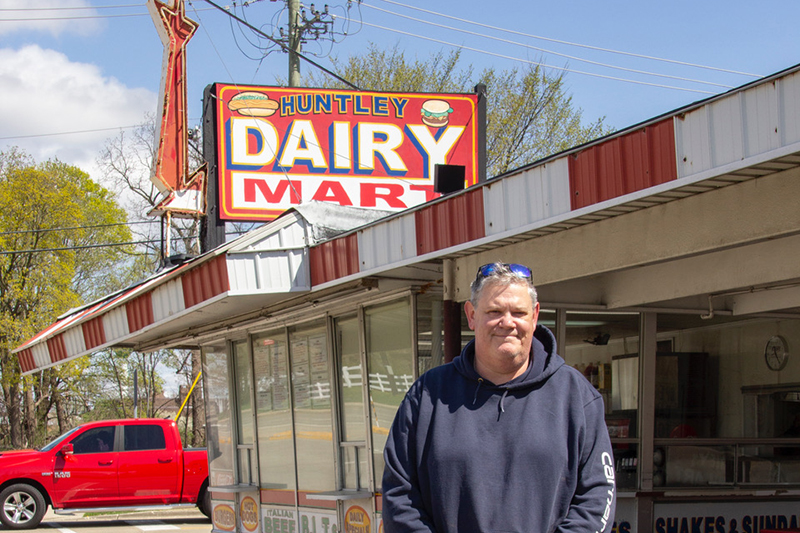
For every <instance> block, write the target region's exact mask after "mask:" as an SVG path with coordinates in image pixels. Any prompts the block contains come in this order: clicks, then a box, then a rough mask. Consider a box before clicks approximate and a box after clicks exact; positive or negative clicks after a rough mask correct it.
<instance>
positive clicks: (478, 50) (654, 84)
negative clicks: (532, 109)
mask: <svg viewBox="0 0 800 533" xmlns="http://www.w3.org/2000/svg"><path fill="white" fill-rule="evenodd" d="M206 1H208V0H206ZM362 24H364V25H366V26H371V27H373V28H378V29H379V30H386V31H390V32H394V33H399V34H401V35H408V36H409V37H416V38H418V39H424V40H426V41H431V42H434V43H439V44H444V45H447V46H452V47H454V48H461V49H464V50H469V51H471V52H478V53H479V54H486V55H490V56H495V57H500V58H503V59H510V60H512V61H519V62H522V63H529V64H531V65H537V66H540V67H545V68H550V69H554V70H561V71H564V72H571V73H573V74H582V75H584V76H592V77H595V78H603V79H607V80H614V81H623V82H626V83H635V84H638V85H647V86H650V87H659V88H662V89H674V90H677V91H687V92H693V93H701V94H717V93H714V92H711V91H701V90H699V89H689V88H686V87H675V86H673V85H662V84H660V83H650V82H646V81H638V80H629V79H627V78H619V77H616V76H607V75H605V74H595V73H593V72H584V71H582V70H574V69H570V68H566V67H556V66H553V65H548V64H546V63H542V62H539V61H531V60H530V59H522V58H519V57H512V56H507V55H505V54H498V53H496V52H489V51H488V50H481V49H479V48H473V47H471V46H465V45H461V44H455V43H451V42H448V41H442V40H440V39H434V38H432V37H426V36H424V35H417V34H415V33H410V32H406V31H402V30H396V29H394V28H387V27H385V26H379V25H378V24H370V23H369V22H362Z"/></svg>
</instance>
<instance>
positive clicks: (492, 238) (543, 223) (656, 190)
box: [312, 142, 800, 292]
mask: <svg viewBox="0 0 800 533" xmlns="http://www.w3.org/2000/svg"><path fill="white" fill-rule="evenodd" d="M797 152H800V142H797V143H794V144H791V145H787V146H784V147H781V148H776V149H775V150H771V151H769V152H765V153H761V154H757V155H754V156H751V157H748V158H746V159H742V160H739V161H735V162H733V163H729V164H727V165H724V166H721V167H717V168H713V169H709V170H706V171H703V172H699V173H697V174H693V175H691V176H687V177H683V178H680V179H676V180H672V181H669V182H667V183H662V184H660V185H655V186H653V187H648V188H646V189H640V190H638V191H634V192H632V193H628V194H626V195H623V196H617V197H614V198H611V199H608V200H605V201H603V202H598V203H596V204H592V205H589V206H586V207H581V208H578V209H574V210H571V211H566V212H564V213H560V214H558V215H553V216H551V217H548V218H544V219H541V220H537V221H535V222H533V223H530V224H527V225H524V226H519V227H516V228H513V229H510V230H506V231H504V232H501V233H495V234H492V235H486V236H484V237H481V238H479V239H475V240H472V241H468V242H464V243H461V244H457V245H455V246H450V247H448V248H442V249H440V250H436V251H433V252H428V253H426V254H423V255H415V256H413V257H409V258H406V259H403V260H401V261H397V262H394V263H391V264H386V265H381V266H378V267H375V268H372V269H369V270H364V271H359V272H357V273H355V274H351V275H349V276H345V277H342V278H337V279H334V280H330V281H327V282H325V283H321V284H319V285H316V286H314V287H312V292H313V291H314V290H322V289H326V288H331V287H335V286H336V285H337V284H339V283H345V282H349V281H353V280H357V279H360V278H366V277H370V276H377V275H380V274H382V273H384V272H387V271H389V270H393V269H395V268H401V267H404V266H409V265H412V264H415V263H421V262H425V261H430V260H437V259H441V258H443V257H446V256H448V255H451V254H453V253H461V252H463V251H465V250H468V249H470V248H473V247H479V246H484V245H486V244H491V243H493V242H496V241H501V240H504V239H507V238H509V237H513V236H516V235H519V234H522V233H527V232H529V231H534V230H537V229H541V228H544V227H547V226H551V225H553V224H558V223H563V222H566V221H569V220H571V219H574V218H579V217H582V216H585V215H589V214H592V213H595V212H599V211H603V210H606V209H608V208H610V207H615V206H618V205H624V204H626V203H629V202H635V201H637V200H642V199H644V198H647V197H650V196H653V195H657V194H661V193H664V192H667V191H670V190H673V189H679V188H681V187H686V186H689V185H693V184H697V183H700V182H703V181H705V180H708V179H710V178H714V177H716V176H718V175H724V174H727V173H730V172H732V171H735V170H738V169H741V168H747V167H749V166H752V165H754V164H759V163H763V162H765V161H769V160H772V159H774V158H776V157H783V156H786V155H790V154H793V153H797ZM460 192H461V191H459V193H460ZM360 229H362V228H359V230H360Z"/></svg>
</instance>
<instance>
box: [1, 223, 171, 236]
mask: <svg viewBox="0 0 800 533" xmlns="http://www.w3.org/2000/svg"><path fill="white" fill-rule="evenodd" d="M156 222H158V221H157V220H142V221H139V222H115V223H113V224H94V225H91V226H72V227H66V228H46V229H29V230H18V231H3V232H0V235H24V234H27V233H49V232H53V231H74V230H81V229H95V228H111V227H114V226H133V225H136V224H154V223H156Z"/></svg>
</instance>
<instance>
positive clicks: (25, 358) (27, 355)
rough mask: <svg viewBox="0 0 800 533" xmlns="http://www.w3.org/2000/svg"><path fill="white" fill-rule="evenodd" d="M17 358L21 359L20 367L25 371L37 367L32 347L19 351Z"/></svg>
mask: <svg viewBox="0 0 800 533" xmlns="http://www.w3.org/2000/svg"><path fill="white" fill-rule="evenodd" d="M17 359H19V367H20V369H21V370H22V371H23V372H30V371H31V370H33V369H34V368H36V362H35V361H34V359H33V352H32V351H31V349H30V348H25V349H24V350H22V351H21V352H17Z"/></svg>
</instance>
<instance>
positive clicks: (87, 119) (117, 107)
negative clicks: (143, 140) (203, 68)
mask: <svg viewBox="0 0 800 533" xmlns="http://www.w3.org/2000/svg"><path fill="white" fill-rule="evenodd" d="M0 95H1V96H0V150H5V149H6V148H8V147H10V146H18V147H20V148H22V149H23V150H25V151H26V152H27V153H29V154H30V155H32V156H33V157H34V158H35V159H36V160H37V161H44V160H47V159H50V158H54V157H57V158H58V159H59V160H61V161H63V162H65V163H69V164H72V165H75V166H78V167H80V168H81V169H83V170H85V171H87V172H89V174H90V175H92V177H93V178H95V179H99V176H97V175H96V172H95V168H96V167H95V160H96V158H97V156H98V155H99V153H100V151H101V149H102V148H103V146H104V145H105V143H106V140H107V139H110V138H112V137H115V136H116V135H118V134H119V129H120V128H124V127H129V126H134V125H137V124H140V123H142V122H143V121H144V117H145V113H148V112H149V113H153V112H154V110H155V109H156V105H157V95H156V94H155V93H154V92H152V91H150V90H148V89H143V88H131V87H126V86H125V85H123V84H122V83H121V82H120V81H119V80H117V79H115V78H113V77H106V76H103V73H102V72H101V70H100V69H99V68H98V67H97V66H95V65H91V64H87V63H76V62H71V61H70V60H69V58H68V57H67V56H65V55H64V54H62V53H60V52H57V51H54V50H46V49H42V48H40V47H39V46H36V45H30V46H25V47H23V48H20V49H18V50H13V49H9V48H3V49H0ZM95 130H100V131H95ZM66 132H73V133H66ZM61 133H65V134H63V135H53V134H61Z"/></svg>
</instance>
